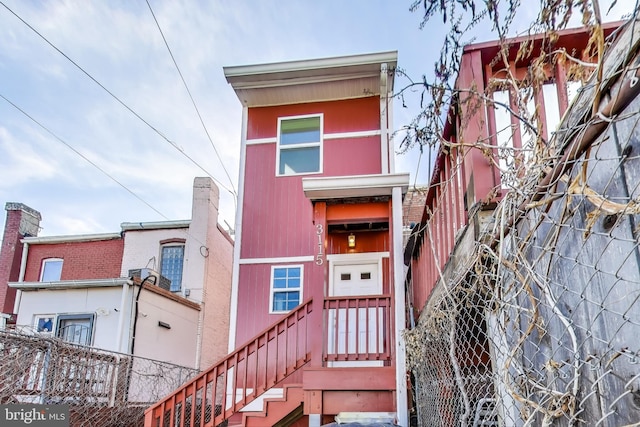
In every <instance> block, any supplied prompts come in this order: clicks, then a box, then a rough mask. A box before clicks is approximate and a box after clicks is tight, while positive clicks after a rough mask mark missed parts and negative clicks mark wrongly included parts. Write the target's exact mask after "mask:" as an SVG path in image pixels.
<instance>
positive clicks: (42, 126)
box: [0, 93, 169, 220]
mask: <svg viewBox="0 0 640 427" xmlns="http://www.w3.org/2000/svg"><path fill="white" fill-rule="evenodd" d="M0 97H1V98H2V99H4V100H5V101H7V102H8V103H9V104H11V106H12V107H13V108H15V109H16V110H18V111H20V112H21V113H22V114H24V115H25V116H26V117H28V118H29V120H31V121H32V122H33V123H35V124H37V125H38V126H40V127H41V128H42V129H43V130H44V131H45V132H47V133H48V134H49V135H51V136H52V137H54V138H55V139H56V140H58V141H59V142H61V143H62V144H64V145H65V146H66V147H67V148H68V149H70V150H71V151H73V152H74V153H76V154H77V155H78V156H80V157H82V158H83V159H84V160H85V161H86V162H88V163H89V164H91V166H93V167H95V168H96V169H98V170H99V171H100V172H102V173H103V174H104V175H106V176H107V177H108V178H109V179H111V180H112V181H113V182H115V183H116V184H118V185H119V186H120V187H122V188H124V189H125V190H126V191H127V192H128V193H129V194H131V195H132V196H133V197H135V198H136V199H138V200H140V201H141V202H142V203H144V204H145V205H147V206H148V207H150V208H151V209H153V211H154V212H156V213H157V214H158V215H160V216H161V217H163V218H164V219H166V220H169V218H167V217H166V216H165V215H164V214H163V213H162V212H160V211H159V210H158V209H156V208H154V207H153V206H151V204H150V203H149V202H147V201H146V200H144V199H143V198H142V197H140V196H138V195H137V194H136V193H134V192H133V191H132V190H130V189H129V188H128V187H127V186H126V185H124V184H123V183H121V182H120V181H118V180H117V179H116V178H115V177H113V176H112V175H111V174H109V172H107V171H105V170H104V169H102V168H101V167H100V166H98V165H97V164H96V163H95V162H93V161H92V160H91V159H89V158H88V157H87V156H85V155H84V154H82V153H81V152H79V151H78V150H76V149H75V148H73V147H72V146H71V144H69V143H68V142H66V141H65V140H64V139H62V138H60V137H59V136H58V135H56V134H55V133H53V131H51V130H49V128H47V127H46V126H45V125H43V124H42V123H40V122H39V121H38V120H36V119H35V118H34V117H33V116H31V115H30V114H29V113H27V112H26V111H25V110H23V109H22V108H20V107H19V106H18V105H16V104H14V103H13V102H12V101H11V100H9V99H8V98H7V97H6V96H4V95H3V94H1V93H0Z"/></svg>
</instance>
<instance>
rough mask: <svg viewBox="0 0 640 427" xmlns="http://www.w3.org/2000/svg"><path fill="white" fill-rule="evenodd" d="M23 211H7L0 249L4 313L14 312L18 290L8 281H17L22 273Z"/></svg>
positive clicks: (0, 297)
mask: <svg viewBox="0 0 640 427" xmlns="http://www.w3.org/2000/svg"><path fill="white" fill-rule="evenodd" d="M21 216H22V211H20V210H10V211H7V220H6V223H5V227H4V236H3V238H2V248H1V249H0V310H2V313H8V314H11V313H13V303H14V302H15V299H16V290H15V289H12V288H9V286H8V285H7V283H8V282H17V281H18V276H19V274H20V258H21V256H22V243H20V239H21V238H22V236H21V235H20V232H19V229H20V217H21Z"/></svg>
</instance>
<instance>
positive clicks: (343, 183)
mask: <svg viewBox="0 0 640 427" xmlns="http://www.w3.org/2000/svg"><path fill="white" fill-rule="evenodd" d="M396 187H401V188H402V194H403V195H404V194H406V192H407V190H408V188H409V174H408V173H397V174H384V175H383V174H377V175H353V176H337V177H335V176H329V177H320V178H303V179H302V189H303V191H304V195H305V196H307V198H308V199H309V200H311V201H316V200H328V199H346V198H354V197H378V196H391V193H392V190H393V189H394V188H396Z"/></svg>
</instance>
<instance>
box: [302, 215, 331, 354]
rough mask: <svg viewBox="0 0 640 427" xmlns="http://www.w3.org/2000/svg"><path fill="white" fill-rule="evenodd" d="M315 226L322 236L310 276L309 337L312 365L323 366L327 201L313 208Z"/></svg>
mask: <svg viewBox="0 0 640 427" xmlns="http://www.w3.org/2000/svg"><path fill="white" fill-rule="evenodd" d="M313 222H314V224H313V226H314V227H315V230H316V235H318V236H320V238H319V241H320V243H321V245H319V246H318V247H317V248H316V253H315V259H316V261H315V262H314V264H313V267H312V268H311V274H310V277H309V282H308V285H309V289H310V292H309V296H311V297H313V309H312V312H311V315H310V317H309V320H310V327H309V329H308V333H309V334H310V336H309V337H307V339H308V340H310V341H308V342H309V345H310V350H311V361H310V363H309V364H310V365H311V366H312V367H321V366H322V364H323V360H322V359H323V342H324V340H325V339H326V331H325V330H324V322H323V319H324V313H323V311H324V310H323V306H324V297H325V289H326V280H327V279H326V272H327V271H328V270H327V269H328V263H327V256H326V251H327V245H326V242H327V204H326V202H316V203H315V204H314V209H313Z"/></svg>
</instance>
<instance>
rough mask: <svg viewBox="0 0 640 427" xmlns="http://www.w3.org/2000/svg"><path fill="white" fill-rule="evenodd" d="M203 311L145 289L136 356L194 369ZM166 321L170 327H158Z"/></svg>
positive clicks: (136, 337) (136, 343) (137, 331)
mask: <svg viewBox="0 0 640 427" xmlns="http://www.w3.org/2000/svg"><path fill="white" fill-rule="evenodd" d="M199 316H200V310H199V309H198V308H195V307H193V306H187V305H184V304H182V303H179V302H177V301H174V300H172V299H169V298H167V297H166V296H164V295H161V294H157V293H154V292H152V291H151V290H149V289H147V288H144V289H143V290H142V293H141V294H140V299H139V303H138V323H137V325H136V334H135V349H134V354H135V355H136V356H141V357H146V358H150V359H161V360H163V361H166V362H170V363H174V364H176V365H182V366H187V367H195V365H196V363H195V358H194V355H195V354H196V348H197V345H198V337H197V329H198V318H199ZM159 322H163V323H164V324H165V325H168V326H169V327H170V329H168V328H167V327H163V326H160V325H159Z"/></svg>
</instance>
